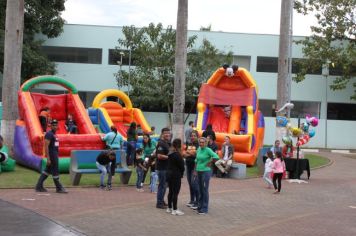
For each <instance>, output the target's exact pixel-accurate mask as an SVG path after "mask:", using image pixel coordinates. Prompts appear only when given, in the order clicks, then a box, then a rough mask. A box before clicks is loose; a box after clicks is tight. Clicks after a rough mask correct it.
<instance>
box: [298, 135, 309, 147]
mask: <svg viewBox="0 0 356 236" xmlns="http://www.w3.org/2000/svg"><path fill="white" fill-rule="evenodd" d="M308 141H309V135H307V134H305V135H303V137H302V138H300V139H299V141H298V142H297V146H302V145H304V144H306V143H307V142H308Z"/></svg>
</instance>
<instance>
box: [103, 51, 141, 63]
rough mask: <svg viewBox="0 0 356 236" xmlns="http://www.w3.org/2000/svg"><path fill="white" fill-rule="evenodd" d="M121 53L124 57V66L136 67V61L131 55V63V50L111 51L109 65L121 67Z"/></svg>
mask: <svg viewBox="0 0 356 236" xmlns="http://www.w3.org/2000/svg"><path fill="white" fill-rule="evenodd" d="M120 52H123V53H124V54H123V55H122V65H123V66H128V65H131V66H134V65H135V60H134V59H133V58H132V54H131V62H130V51H129V50H116V49H109V59H108V63H109V65H120V62H121V55H120Z"/></svg>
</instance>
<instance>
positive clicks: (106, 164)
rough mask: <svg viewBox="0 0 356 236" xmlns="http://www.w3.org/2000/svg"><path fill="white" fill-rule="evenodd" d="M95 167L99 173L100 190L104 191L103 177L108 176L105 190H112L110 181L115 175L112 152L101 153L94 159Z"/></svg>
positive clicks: (114, 162)
mask: <svg viewBox="0 0 356 236" xmlns="http://www.w3.org/2000/svg"><path fill="white" fill-rule="evenodd" d="M95 164H96V167H98V169H99V170H100V172H101V175H100V189H105V184H104V181H105V176H106V175H107V174H108V182H107V186H106V187H107V190H111V189H112V185H111V180H112V176H114V175H115V168H116V154H115V151H114V150H105V151H102V152H101V153H100V154H99V156H98V157H97V158H96V163H95Z"/></svg>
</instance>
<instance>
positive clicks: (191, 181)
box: [183, 130, 199, 209]
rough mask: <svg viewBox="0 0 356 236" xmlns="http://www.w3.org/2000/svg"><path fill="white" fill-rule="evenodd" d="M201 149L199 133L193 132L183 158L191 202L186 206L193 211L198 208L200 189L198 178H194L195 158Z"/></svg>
mask: <svg viewBox="0 0 356 236" xmlns="http://www.w3.org/2000/svg"><path fill="white" fill-rule="evenodd" d="M198 148H199V142H198V132H197V131H196V130H193V132H192V133H191V135H190V139H189V140H188V141H187V144H186V148H185V151H184V153H183V157H184V158H185V164H186V167H187V181H188V185H189V193H190V201H189V202H188V203H187V204H186V206H187V207H190V208H192V209H197V208H198V201H199V187H198V179H197V176H194V175H193V173H194V169H195V158H196V154H197V149H198Z"/></svg>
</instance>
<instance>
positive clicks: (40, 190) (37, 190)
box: [35, 187, 48, 193]
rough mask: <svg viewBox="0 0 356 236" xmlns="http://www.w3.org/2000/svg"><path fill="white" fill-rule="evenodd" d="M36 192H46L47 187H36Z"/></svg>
mask: <svg viewBox="0 0 356 236" xmlns="http://www.w3.org/2000/svg"><path fill="white" fill-rule="evenodd" d="M35 190H36V192H39V193H45V192H48V191H47V189H45V188H44V187H42V188H35Z"/></svg>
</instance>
